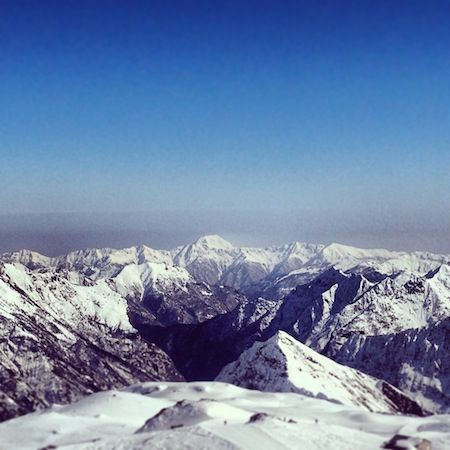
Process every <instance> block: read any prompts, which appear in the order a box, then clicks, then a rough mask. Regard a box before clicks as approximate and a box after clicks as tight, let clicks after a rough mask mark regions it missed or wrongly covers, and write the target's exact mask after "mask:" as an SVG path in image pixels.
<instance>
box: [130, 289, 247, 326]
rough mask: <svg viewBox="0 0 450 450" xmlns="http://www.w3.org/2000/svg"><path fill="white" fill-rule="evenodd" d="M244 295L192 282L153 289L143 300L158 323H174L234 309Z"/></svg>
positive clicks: (197, 319)
mask: <svg viewBox="0 0 450 450" xmlns="http://www.w3.org/2000/svg"><path fill="white" fill-rule="evenodd" d="M244 299H245V297H244V296H243V295H242V294H239V293H238V292H237V291H235V290H234V289H231V288H227V287H219V286H212V287H210V286H208V285H205V284H204V283H190V284H188V285H186V286H184V289H176V290H173V291H170V292H169V291H167V290H166V291H164V292H157V291H154V290H151V289H149V290H147V291H146V292H145V294H144V296H143V298H142V300H141V302H142V306H143V307H144V308H145V309H146V310H147V311H148V312H150V313H151V314H152V315H153V316H154V317H155V319H156V320H157V321H158V323H160V324H161V325H164V326H170V325H175V324H196V323H200V322H204V321H205V320H208V319H212V318H213V317H215V316H217V315H219V314H225V313H227V312H229V311H232V310H233V309H234V308H235V307H236V306H237V305H239V304H240V303H241V302H242V301H243V300H244ZM131 301H133V300H132V299H131ZM144 314H145V312H144Z"/></svg>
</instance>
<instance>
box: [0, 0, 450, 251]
mask: <svg viewBox="0 0 450 450" xmlns="http://www.w3.org/2000/svg"><path fill="white" fill-rule="evenodd" d="M449 21H450V3H449V2H445V1H433V2H419V1H417V2H416V1H398V2H392V1H377V2H371V1H364V0H363V1H346V2H308V1H289V0H287V1H285V2H270V1H264V0H262V1H240V2H232V1H231V2H223V3H222V2H213V3H211V2H202V1H195V2H190V1H187V2H178V1H169V2H167V1H157V0H155V1H140V0H136V1H133V2H122V1H115V0H110V1H103V0H98V1H95V2H85V1H80V2H78V1H76V2H73V1H66V2H55V1H50V0H44V1H42V2H17V1H13V0H6V1H2V2H1V4H0V42H1V46H0V58H1V61H2V66H3V67H4V70H2V71H1V72H0V96H1V98H2V101H1V102H0V116H1V119H2V120H1V121H0V142H1V146H0V153H1V156H2V163H1V165H0V214H2V218H1V219H0V222H1V224H2V226H1V230H0V247H1V249H2V250H3V251H4V250H14V249H19V248H31V249H35V250H38V251H42V252H44V253H49V254H56V253H62V252H65V251H67V250H70V249H75V248H81V247H103V246H110V247H124V246H128V245H133V244H140V243H145V244H148V245H151V246H153V247H157V248H168V247H171V246H173V245H176V244H180V243H185V242H187V241H190V240H192V239H194V238H195V237H196V236H198V235H202V234H205V233H217V234H221V235H223V236H224V237H227V238H229V239H230V240H231V241H233V242H234V243H236V244H241V245H242V244H245V245H270V244H278V243H281V242H288V241H293V240H301V241H308V242H321V243H327V242H341V243H344V244H349V245H356V246H360V247H366V248H369V247H383V248H390V249H404V250H429V251H433V252H438V253H450V239H449V237H450V176H449V173H450V150H449V148H450V127H449V123H450V110H449V105H450V83H449V74H450V57H449V48H450V27H449V26H448V23H449ZM68 211H77V212H76V213H68ZM136 211H144V212H141V213H137V212H136ZM145 211H146V212H145ZM33 214H34V215H33Z"/></svg>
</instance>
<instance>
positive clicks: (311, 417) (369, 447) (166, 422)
mask: <svg viewBox="0 0 450 450" xmlns="http://www.w3.org/2000/svg"><path fill="white" fill-rule="evenodd" d="M399 435H401V436H404V437H403V438H402V439H403V440H405V439H406V438H407V439H408V442H413V443H420V442H423V441H424V440H428V441H430V442H431V444H432V448H433V450H444V449H447V448H449V445H450V416H430V417H426V418H418V417H411V416H400V415H390V414H376V413H370V412H367V411H364V410H361V409H360V408H356V407H352V406H344V405H340V404H336V403H331V402H328V401H325V400H321V399H317V398H310V397H306V396H303V395H299V394H295V393H267V392H258V391H250V390H246V389H242V388H239V387H237V386H233V385H230V384H225V383H217V382H204V383H199V382H198V383H161V382H152V383H144V384H140V385H135V386H132V387H130V388H127V389H126V390H123V391H108V392H101V393H97V394H93V395H90V396H88V397H86V398H84V399H83V400H80V401H78V402H76V403H74V404H72V405H69V406H64V407H62V406H55V407H53V408H50V409H47V410H46V411H43V412H41V413H33V414H29V415H27V416H23V417H20V418H17V419H14V420H10V421H7V422H4V423H2V424H0V448H2V449H3V448H5V449H15V450H31V449H33V450H35V449H37V448H41V449H43V448H48V449H50V448H64V449H66V450H75V449H77V450H81V449H83V450H119V449H120V450H125V449H127V450H128V449H134V450H141V449H142V450H143V449H149V448H151V449H175V450H176V449H192V450H194V449H195V450H197V449H211V450H215V449H227V450H229V449H253V448H259V449H261V450H262V449H275V450H277V449H280V450H288V449H294V448H299V449H308V450H329V449H331V448H332V449H335V450H354V449H359V450H374V449H378V448H380V447H381V446H382V445H383V444H385V443H387V442H390V441H392V439H393V438H394V437H395V436H399Z"/></svg>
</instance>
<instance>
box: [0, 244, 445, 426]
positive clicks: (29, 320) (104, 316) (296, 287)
mask: <svg viewBox="0 0 450 450" xmlns="http://www.w3.org/2000/svg"><path fill="white" fill-rule="evenodd" d="M449 263H450V255H438V254H432V253H427V252H410V253H408V252H394V251H388V250H366V249H358V248H354V247H349V246H345V245H341V244H330V245H321V244H307V243H300V242H295V243H290V244H286V245H281V246H272V247H267V248H247V247H235V246H233V245H232V244H230V243H229V242H227V241H226V240H224V239H222V238H221V237H219V236H204V237H201V238H199V239H198V240H196V241H195V242H193V243H190V244H187V245H184V246H180V247H177V248H175V249H172V250H154V249H151V248H149V247H146V246H136V247H130V248H127V249H122V250H115V249H87V250H79V251H74V252H71V253H68V254H66V255H62V256H59V257H47V256H45V255H41V254H39V253H36V252H33V251H29V250H21V251H17V252H12V253H6V254H3V255H1V256H0V324H1V327H0V382H1V387H0V419H7V418H11V417H15V416H17V415H20V414H23V413H26V412H30V411H33V410H36V409H41V408H45V407H48V406H51V405H52V404H55V403H57V404H63V403H69V402H73V401H75V400H77V399H79V398H81V397H83V396H84V395H86V394H89V393H92V392H96V391H100V390H105V389H112V388H122V387H125V386H127V385H130V384H133V383H136V382H143V381H152V380H155V381H181V380H184V379H185V380H188V381H197V380H202V381H211V380H214V379H216V378H217V379H218V380H222V381H227V382H232V383H234V384H237V385H240V386H243V387H251V388H254V389H259V390H267V389H270V390H275V391H280V390H282V391H286V390H288V391H290V392H300V393H302V392H303V393H305V392H312V391H314V393H315V396H318V397H319V398H327V399H329V400H332V401H337V402H341V403H344V404H351V405H356V404H359V405H360V406H362V407H364V408H366V409H368V410H378V411H390V412H393V411H397V412H398V411H400V412H403V413H411V412H414V413H417V414H420V415H422V414H425V413H426V412H427V411H429V412H441V413H442V412H448V411H450V357H449V355H450V333H449V331H450V322H449V321H450V266H449ZM287 348H289V349H290V350H289V352H288V353H289V354H290V356H289V357H287V356H286V349H287ZM264 349H266V350H264ZM267 349H270V352H269V353H267ZM293 349H294V350H293ZM249 352H250V353H249ZM271 354H276V355H277V356H278V357H279V360H278V362H279V363H280V364H278V366H279V367H278V366H277V365H276V366H277V367H275V368H274V371H272V372H270V374H268V373H266V372H265V371H264V370H263V372H262V373H260V372H257V371H256V372H255V376H254V377H253V381H252V383H253V384H252V383H250V384H249V382H248V379H249V378H252V377H249V376H248V371H246V370H245V365H250V366H251V367H252V368H254V367H263V368H264V367H266V368H267V367H268V365H269V366H270V363H268V361H269V360H271V359H273V358H272V356H273V355H272V356H270V355H271ZM268 355H269V356H270V357H268ZM292 355H294V356H292ZM267 358H269V359H267ZM256 360H258V361H260V362H259V366H258V364H257V362H256ZM288 360H289V361H291V360H295V361H296V362H295V364H296V366H295V367H296V369H292V370H286V369H283V367H285V365H286V361H288ZM280 361H281V362H280ZM283 361H284V362H283ZM233 364H234V366H233ZM289 364H290V363H289ZM238 367H239V369H238ZM319 367H321V368H322V369H321V371H319V372H317V371H315V370H314V368H316V369H318V368H319ZM293 372H294V373H295V374H296V375H295V377H293V376H292V373H293ZM239 374H241V375H242V376H239ZM319 374H320V375H319ZM266 375H267V376H269V375H270V376H269V379H270V380H272V381H269V379H268V378H267V377H266ZM316 376H319V378H320V380H317V379H315V377H316ZM294 378H295V380H294ZM256 379H260V380H262V381H261V382H260V383H256V381H255V380H256ZM246 380H247V381H246ZM280 380H282V381H283V382H280ZM308 380H309V381H308ZM312 380H314V383H315V384H314V383H313V384H314V386H317V383H319V381H320V383H321V386H325V387H326V386H327V385H328V387H329V391H330V392H331V393H330V392H328V393H327V392H325V390H324V389H325V388H324V389H322V388H321V389H320V390H319V391H320V392H319V391H317V390H314V389H312V391H311V382H312ZM350 380H351V381H350ZM280 383H281V384H280ZM320 383H319V384H320ZM287 386H288V387H287ZM349 386H353V388H352V390H353V392H352V393H349V392H348V390H347V388H348V387H349ZM269 387H270V388H269ZM332 392H335V393H338V392H340V393H341V394H339V395H337V396H336V394H332ZM319 394H320V395H319ZM349 398H351V399H352V400H351V401H350V403H348V401H349ZM355 398H359V399H361V398H364V401H359V403H358V402H357V401H355ZM393 399H394V400H393ZM399 399H400V400H399ZM364 403H365V404H366V406H364ZM368 405H369V406H368ZM374 405H378V406H374ZM395 405H397V406H395ZM399 405H401V406H399ZM405 405H409V406H405ZM377 408H378V409H377ZM405 408H406V409H405Z"/></svg>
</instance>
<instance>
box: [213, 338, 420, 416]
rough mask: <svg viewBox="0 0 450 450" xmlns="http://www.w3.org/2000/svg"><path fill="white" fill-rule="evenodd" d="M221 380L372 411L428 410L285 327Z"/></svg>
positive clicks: (257, 345) (226, 369)
mask: <svg viewBox="0 0 450 450" xmlns="http://www.w3.org/2000/svg"><path fill="white" fill-rule="evenodd" d="M216 380H217V381H224V382H228V383H232V384H235V385H237V386H241V387H245V388H251V389H257V390H260V391H269V392H296V393H299V394H303V395H306V396H308V397H316V398H321V399H326V400H331V401H335V402H338V403H342V404H344V405H352V406H358V407H361V408H364V409H366V410H368V411H377V412H403V413H415V414H420V415H421V414H423V412H422V410H421V408H420V407H419V405H417V404H416V403H415V402H413V401H412V400H411V399H409V398H407V397H406V396H405V395H404V394H402V393H401V392H400V391H398V390H397V389H395V388H394V387H393V386H388V385H387V383H384V384H383V382H380V381H379V380H377V379H375V378H372V377H370V376H368V375H365V374H363V373H361V372H359V371H357V370H355V369H351V368H349V367H345V366H342V365H340V364H337V363H336V362H334V361H332V360H330V359H328V358H326V357H325V356H323V355H320V354H318V353H316V352H315V351H314V350H312V349H310V348H309V347H307V346H306V345H303V344H301V343H300V342H298V341H296V340H295V339H293V338H292V337H291V336H289V335H288V334H286V333H284V332H281V331H280V332H278V333H277V334H276V335H274V336H273V337H272V338H270V339H269V340H268V341H266V342H257V343H255V344H253V346H252V347H251V348H250V349H248V350H246V351H245V352H243V353H242V354H241V356H240V357H239V359H238V360H237V361H235V362H233V363H231V364H228V365H227V366H226V367H224V369H223V370H222V371H221V372H220V374H219V375H218V377H217V378H216ZM389 393H392V394H393V395H391V396H389Z"/></svg>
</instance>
